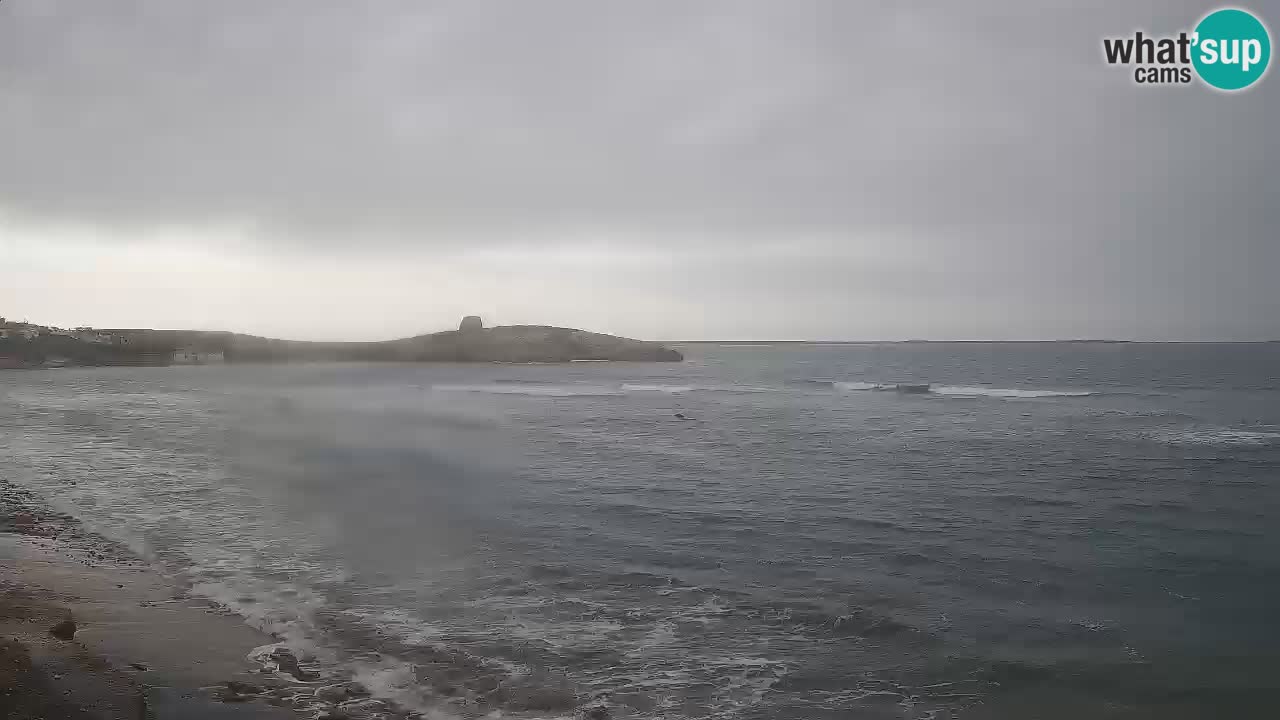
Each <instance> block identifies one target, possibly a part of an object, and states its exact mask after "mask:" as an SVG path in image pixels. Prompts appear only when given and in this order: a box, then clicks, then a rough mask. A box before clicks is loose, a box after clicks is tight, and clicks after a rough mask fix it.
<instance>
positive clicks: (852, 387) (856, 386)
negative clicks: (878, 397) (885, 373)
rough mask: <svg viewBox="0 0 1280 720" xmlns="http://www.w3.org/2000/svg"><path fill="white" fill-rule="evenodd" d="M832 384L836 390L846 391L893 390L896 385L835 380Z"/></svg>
mask: <svg viewBox="0 0 1280 720" xmlns="http://www.w3.org/2000/svg"><path fill="white" fill-rule="evenodd" d="M832 385H834V386H835V388H836V389H837V390H844V391H846V392H860V391H863V390H893V389H894V388H895V387H896V386H895V385H886V384H884V383H869V382H837V383H832Z"/></svg>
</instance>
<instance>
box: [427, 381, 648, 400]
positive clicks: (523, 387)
mask: <svg viewBox="0 0 1280 720" xmlns="http://www.w3.org/2000/svg"><path fill="white" fill-rule="evenodd" d="M431 389H432V390H435V391H437V392H468V393H484V394H491V395H533V396H538V397H607V396H612V395H621V394H623V393H622V391H621V390H619V389H617V388H608V387H599V386H591V385H581V386H574V385H534V384H523V383H521V384H498V383H495V384H492V385H432V386H431Z"/></svg>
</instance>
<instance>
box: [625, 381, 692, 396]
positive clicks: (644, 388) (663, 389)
mask: <svg viewBox="0 0 1280 720" xmlns="http://www.w3.org/2000/svg"><path fill="white" fill-rule="evenodd" d="M622 389H623V391H624V392H660V393H668V394H672V395H675V394H678V393H687V392H692V391H693V390H694V388H693V387H692V386H690V385H643V384H631V383H628V384H625V385H623V386H622Z"/></svg>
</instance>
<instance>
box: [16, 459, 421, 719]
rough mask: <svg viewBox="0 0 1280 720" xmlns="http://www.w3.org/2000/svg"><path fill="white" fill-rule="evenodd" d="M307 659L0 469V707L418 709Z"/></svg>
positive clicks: (133, 714)
mask: <svg viewBox="0 0 1280 720" xmlns="http://www.w3.org/2000/svg"><path fill="white" fill-rule="evenodd" d="M67 621H71V623H73V625H72V624H66V623H67ZM251 656H252V657H253V658H255V659H260V660H262V662H257V663H255V662H253V661H251V659H250V658H251ZM300 662H302V663H303V665H302V666H301V667H300V666H299V663H300ZM305 662H306V659H305V658H303V659H302V660H301V661H300V660H299V659H298V658H295V657H293V655H292V654H290V653H289V652H288V651H287V650H284V649H283V647H282V646H280V645H279V644H278V641H277V639H276V638H273V637H271V636H269V635H266V634H264V633H262V632H260V631H258V630H255V629H253V628H252V627H250V626H249V625H248V624H246V623H245V622H244V619H243V618H241V617H240V616H238V615H235V614H233V613H231V612H230V611H228V610H226V609H225V608H222V607H220V606H218V605H216V604H215V603H213V602H211V601H208V600H204V599H201V598H196V597H192V596H190V595H189V594H188V593H187V592H186V591H185V589H184V588H181V587H178V586H176V585H175V584H174V583H173V582H171V581H170V580H169V579H168V578H166V577H165V576H164V575H162V574H161V573H160V572H158V571H157V570H156V569H155V568H153V567H152V566H151V565H149V564H148V563H146V562H144V561H142V560H140V559H138V558H137V557H136V556H134V555H133V554H132V553H130V552H129V551H127V550H125V549H124V548H122V547H121V546H119V545H117V544H115V543H113V542H111V541H109V540H107V539H105V538H102V537H100V536H97V535H95V534H93V533H90V532H89V531H87V530H86V529H84V528H83V527H82V526H81V525H80V523H79V522H78V521H77V520H75V519H74V518H72V517H69V516H66V515H63V514H61V513H57V512H54V511H51V510H49V509H47V508H45V507H43V506H42V505H41V504H40V502H39V499H38V498H37V497H36V496H34V495H32V494H31V493H29V492H27V491H26V490H23V489H20V488H17V487H14V486H12V485H10V484H8V483H6V482H5V481H4V480H0V688H2V689H0V717H4V718H6V719H7V720H47V719H51V718H66V719H67V720H135V719H136V720H291V719H296V718H300V717H309V718H332V719H333V720H339V719H342V720H348V719H349V720H357V719H359V720H401V719H408V718H414V717H419V716H417V715H415V714H412V713H409V712H405V711H402V710H399V709H396V708H393V707H391V706H390V705H389V704H388V703H386V702H384V701H382V700H376V699H372V698H370V697H369V693H368V691H367V690H365V689H364V688H363V687H361V686H359V685H358V684H355V683H337V684H333V683H332V681H327V680H324V679H323V678H321V677H320V676H319V675H314V676H313V675H310V674H308V672H307V670H306V669H305Z"/></svg>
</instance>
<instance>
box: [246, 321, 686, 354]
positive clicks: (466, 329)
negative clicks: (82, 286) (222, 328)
mask: <svg viewBox="0 0 1280 720" xmlns="http://www.w3.org/2000/svg"><path fill="white" fill-rule="evenodd" d="M225 352H226V359H227V361H228V362H245V361H252V362H263V361H268V362H269V361H318V360H319V361H324V360H331V361H351V360H364V361H379V360H383V361H399V362H508V363H527V362H570V361H573V360H633V361H647V362H671V361H679V360H683V359H684V358H683V356H681V354H680V353H679V352H677V351H676V350H672V349H671V348H668V347H665V346H663V345H659V344H658V343H653V342H646V341H642V340H632V339H630V338H624V337H618V336H616V335H605V334H602V333H593V332H586V331H585V330H575V329H572V328H562V327H550V326H545V325H506V326H499V327H492V328H485V327H483V326H482V325H481V324H480V319H479V318H475V317H474V316H473V317H468V318H465V319H464V320H463V323H462V325H461V326H460V327H459V329H457V330H446V331H444V332H437V333H431V334H429V335H419V336H417V337H411V338H404V339H401V340H387V341H383V342H343V343H325V342H304V341H296V340H272V339H268V338H260V337H254V336H251V335H231V336H230V337H228V338H227V339H226V345H225Z"/></svg>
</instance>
